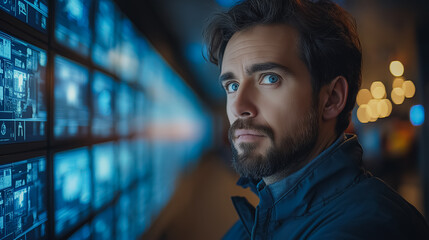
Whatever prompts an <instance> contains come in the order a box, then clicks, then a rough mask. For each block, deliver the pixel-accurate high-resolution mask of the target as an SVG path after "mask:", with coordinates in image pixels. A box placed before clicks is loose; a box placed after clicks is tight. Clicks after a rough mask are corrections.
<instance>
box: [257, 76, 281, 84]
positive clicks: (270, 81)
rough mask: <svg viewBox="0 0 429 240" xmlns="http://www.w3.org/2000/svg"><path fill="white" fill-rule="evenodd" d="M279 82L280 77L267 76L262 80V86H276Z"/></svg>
mask: <svg viewBox="0 0 429 240" xmlns="http://www.w3.org/2000/svg"><path fill="white" fill-rule="evenodd" d="M278 81H279V76H277V75H274V74H267V75H265V76H264V78H262V81H261V84H274V83H277V82H278Z"/></svg>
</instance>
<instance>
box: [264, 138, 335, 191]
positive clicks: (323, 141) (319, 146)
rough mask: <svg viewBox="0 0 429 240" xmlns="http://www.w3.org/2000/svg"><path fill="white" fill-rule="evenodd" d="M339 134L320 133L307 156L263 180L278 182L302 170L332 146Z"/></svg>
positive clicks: (267, 183)
mask: <svg viewBox="0 0 429 240" xmlns="http://www.w3.org/2000/svg"><path fill="white" fill-rule="evenodd" d="M337 137H338V136H337V135H336V133H335V131H334V132H333V133H331V134H329V135H327V134H319V137H318V139H317V141H316V144H315V145H314V147H313V149H312V150H311V151H310V152H309V153H308V154H306V155H305V156H302V157H301V158H300V159H299V160H298V161H295V162H296V164H294V165H292V166H290V167H288V168H286V169H284V170H282V171H279V172H277V173H275V174H273V175H271V176H268V177H264V178H263V180H264V182H265V184H266V185H270V184H273V183H275V182H278V181H280V180H282V179H284V178H285V177H287V176H289V175H291V174H292V173H294V172H296V171H298V170H300V169H301V168H303V167H304V166H305V165H307V164H308V163H310V162H311V160H313V159H314V158H316V157H317V156H318V155H319V154H320V153H322V152H323V151H324V150H325V149H327V148H328V147H329V146H331V145H332V144H333V143H334V142H335V140H336V139H337Z"/></svg>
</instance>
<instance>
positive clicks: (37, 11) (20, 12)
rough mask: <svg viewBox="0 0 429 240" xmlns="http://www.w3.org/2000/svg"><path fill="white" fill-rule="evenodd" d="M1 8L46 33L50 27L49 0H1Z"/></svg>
mask: <svg viewBox="0 0 429 240" xmlns="http://www.w3.org/2000/svg"><path fill="white" fill-rule="evenodd" d="M0 9H1V10H3V11H5V12H7V13H9V14H10V15H12V16H14V17H15V18H17V19H19V20H21V21H23V22H25V23H27V24H28V25H30V26H31V27H33V28H35V29H37V30H39V31H41V32H43V33H46V32H47V27H48V0H40V1H28V0H1V1H0Z"/></svg>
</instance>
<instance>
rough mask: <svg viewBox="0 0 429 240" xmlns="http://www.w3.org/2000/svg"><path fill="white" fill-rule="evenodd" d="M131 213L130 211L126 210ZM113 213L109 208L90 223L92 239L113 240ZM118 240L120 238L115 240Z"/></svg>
mask: <svg viewBox="0 0 429 240" xmlns="http://www.w3.org/2000/svg"><path fill="white" fill-rule="evenodd" d="M128 211H132V210H128ZM115 221H116V219H115V211H114V208H113V207H109V208H107V209H106V210H104V211H103V212H102V213H100V214H99V215H97V216H96V217H95V218H94V220H93V221H92V229H93V230H92V233H93V234H92V239H93V240H106V239H114V237H113V236H114V235H113V234H114V227H112V226H114V225H115V224H114V223H115ZM117 239H120V238H117Z"/></svg>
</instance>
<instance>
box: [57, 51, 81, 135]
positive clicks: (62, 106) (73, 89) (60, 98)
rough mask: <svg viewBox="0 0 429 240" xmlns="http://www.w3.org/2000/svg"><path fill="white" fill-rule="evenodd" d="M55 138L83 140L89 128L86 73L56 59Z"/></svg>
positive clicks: (60, 58) (65, 61)
mask: <svg viewBox="0 0 429 240" xmlns="http://www.w3.org/2000/svg"><path fill="white" fill-rule="evenodd" d="M54 70H55V74H54V77H55V79H54V81H55V89H54V99H55V102H54V103H55V104H54V105H55V108H54V136H55V138H70V137H78V136H80V137H82V136H86V135H87V133H88V128H89V107H88V69H86V68H85V67H83V66H81V65H78V64H76V63H74V62H72V61H70V60H67V59H65V58H63V57H60V56H56V57H55V69H54Z"/></svg>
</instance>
